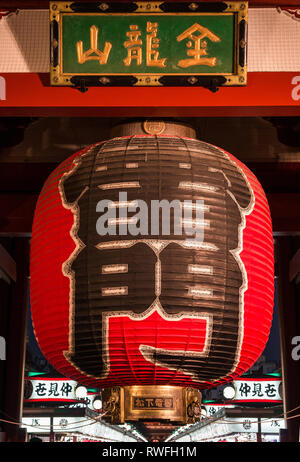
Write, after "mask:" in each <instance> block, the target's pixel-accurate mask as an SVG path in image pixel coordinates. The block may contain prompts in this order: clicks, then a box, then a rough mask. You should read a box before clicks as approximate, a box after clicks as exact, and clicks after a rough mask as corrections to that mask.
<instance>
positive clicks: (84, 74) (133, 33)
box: [50, 2, 247, 90]
mask: <svg viewBox="0 0 300 462" xmlns="http://www.w3.org/2000/svg"><path fill="white" fill-rule="evenodd" d="M50 21H51V84H52V85H73V86H77V87H81V88H82V89H85V87H86V86H89V85H98V86H105V85H106V86H112V85H114V86H128V85H136V86H138V85H143V86H162V85H165V86H184V85H189V86H190V85H198V86H199V85H200V86H206V87H209V88H210V89H212V90H215V89H216V88H217V87H218V86H222V85H245V84H246V81H247V68H246V38H247V3H245V2H233V3H227V2H220V3H180V4H179V3H168V2H164V3H156V2H140V3H139V2H137V3H80V2H78V3H76V2H75V3H74V2H51V3H50Z"/></svg>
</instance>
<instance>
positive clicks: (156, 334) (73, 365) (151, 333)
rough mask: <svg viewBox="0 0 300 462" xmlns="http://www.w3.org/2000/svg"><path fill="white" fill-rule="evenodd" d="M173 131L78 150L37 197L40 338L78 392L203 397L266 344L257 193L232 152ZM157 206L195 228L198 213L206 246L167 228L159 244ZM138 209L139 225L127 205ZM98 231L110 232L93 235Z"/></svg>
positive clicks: (265, 233) (34, 289)
mask: <svg viewBox="0 0 300 462" xmlns="http://www.w3.org/2000/svg"><path fill="white" fill-rule="evenodd" d="M129 125H130V124H129ZM170 130H171V133H170V134H169V133H168V132H167V134H165V133H166V132H164V133H162V134H159V135H158V134H157V135H151V134H146V133H144V134H142V133H140V134H136V135H129V136H119V137H115V138H112V139H110V140H108V141H105V142H101V143H99V144H96V145H93V146H91V147H89V148H87V149H85V150H83V151H81V152H79V153H76V154H75V155H73V156H72V157H71V158H69V159H67V160H66V161H64V162H63V163H62V164H61V165H60V166H59V167H58V168H57V169H56V170H55V171H54V172H53V173H52V174H51V175H50V177H49V178H48V180H47V181H46V183H45V185H44V187H43V189H42V192H41V194H40V197H39V200H38V203H37V207H36V213H35V218H34V225H33V233H32V245H31V304H32V317H33V323H34V328H35V333H36V336H37V339H38V342H39V345H40V347H41V349H42V351H43V353H44V355H45V356H46V358H47V359H48V361H49V362H50V363H52V365H53V366H54V367H55V368H56V369H57V370H58V371H60V372H61V373H63V374H64V375H66V376H68V377H70V378H73V379H74V380H77V381H78V382H81V383H86V384H93V385H97V386H99V387H110V386H113V385H134V384H139V385H155V384H157V385H180V386H194V387H197V388H200V389H204V388H209V387H211V386H216V385H219V384H221V383H225V382H228V381H231V380H232V379H234V378H236V377H238V376H239V375H241V374H243V373H244V372H245V371H246V370H247V369H248V368H249V367H251V365H252V364H253V363H254V362H255V361H256V360H257V359H258V357H259V356H260V355H261V353H262V351H263V349H264V347H265V344H266V341H267V339H268V335H269V330H270V325H271V320H272V309H273V238H272V226H271V220H270V213H269V207H268V204H267V200H266V197H265V194H264V192H263V190H262V188H261V186H260V184H259V182H258V180H257V179H256V178H255V176H254V175H253V174H252V173H251V172H250V171H249V169H248V168H247V167H246V166H245V165H243V164H242V163H241V162H240V161H239V160H237V159H236V158H234V157H233V156H232V155H231V154H229V153H227V152H225V151H224V150H222V149H220V148H217V147H215V146H212V145H209V144H207V143H203V142H201V141H198V140H197V139H195V138H192V137H186V136H176V134H175V133H172V129H170ZM175 130H176V126H175ZM120 193H122V194H123V195H122V194H121V195H120ZM125 193H126V195H125ZM124 197H125V200H124ZM120 198H121V199H120ZM163 200H164V201H165V202H166V203H168V204H172V203H173V202H172V201H178V202H179V203H180V204H185V205H184V206H183V207H182V210H185V209H186V208H190V209H192V223H193V224H194V225H195V223H196V221H195V220H196V218H197V217H196V215H195V214H196V211H197V207H198V208H201V207H202V215H201V217H202V220H201V224H202V227H203V235H202V237H201V239H197V238H196V237H195V235H193V236H192V235H191V233H190V232H187V231H186V229H184V230H183V232H182V233H181V234H179V233H178V232H177V231H178V230H177V231H176V229H175V226H170V230H169V233H164V232H163V226H162V225H163V223H162V221H163V219H161V220H160V223H159V225H160V226H159V227H158V228H157V227H155V226H152V229H151V224H152V225H153V223H154V218H153V207H152V206H153V201H163ZM104 201H106V202H104ZM141 201H143V203H145V204H146V205H147V206H148V208H147V212H146V215H145V213H144V214H143V215H141V214H138V212H140V209H138V208H136V207H135V204H136V203H140V202H141ZM178 202H177V203H178ZM156 205H157V202H156ZM124 209H126V215H124ZM170 210H171V213H170V222H172V217H173V218H174V214H172V212H173V209H172V207H171V208H170ZM112 211H113V213H114V214H113V213H112ZM183 216H184V215H183ZM188 216H189V217H190V216H191V215H188ZM106 220H107V221H106ZM105 221H106V223H107V226H108V228H109V226H111V228H110V230H111V229H115V234H113V235H112V233H110V232H108V233H107V234H106V235H101V233H99V225H100V224H103V223H104V222H105ZM142 221H143V222H142ZM186 221H187V220H186ZM183 222H185V220H184V219H183ZM132 223H133V224H134V225H135V226H132V227H131V228H130V224H132ZM113 227H114V228H113ZM124 230H125V231H124ZM134 230H135V231H134ZM137 230H138V232H137ZM102 234H103V233H102Z"/></svg>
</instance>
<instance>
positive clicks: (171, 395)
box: [102, 385, 201, 425]
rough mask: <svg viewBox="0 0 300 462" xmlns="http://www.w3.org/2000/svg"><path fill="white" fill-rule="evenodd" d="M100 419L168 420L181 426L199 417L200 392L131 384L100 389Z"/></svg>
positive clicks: (120, 422) (114, 420)
mask: <svg viewBox="0 0 300 462" xmlns="http://www.w3.org/2000/svg"><path fill="white" fill-rule="evenodd" d="M102 397H103V419H104V420H106V421H107V422H109V423H111V424H116V425H118V424H122V423H125V422H130V421H138V420H140V421H145V420H168V421H171V422H176V423H178V424H181V425H185V424H187V423H194V422H197V421H198V420H200V415H201V393H200V392H199V391H198V390H196V389H195V388H184V387H174V386H168V385H162V386H159V385H149V386H148V385H133V386H127V387H113V388H105V389H104V390H103V394H102Z"/></svg>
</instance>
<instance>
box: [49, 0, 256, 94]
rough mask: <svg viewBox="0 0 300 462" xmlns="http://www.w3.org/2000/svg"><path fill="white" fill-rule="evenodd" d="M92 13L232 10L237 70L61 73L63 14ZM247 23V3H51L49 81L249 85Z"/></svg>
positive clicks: (120, 84)
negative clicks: (205, 72)
mask: <svg viewBox="0 0 300 462" xmlns="http://www.w3.org/2000/svg"><path fill="white" fill-rule="evenodd" d="M68 13H70V14H72V13H73V14H74V13H83V14H84V13H92V14H97V13H100V14H102V15H103V14H107V15H113V14H116V13H118V14H120V13H124V14H132V15H138V14H139V13H144V14H145V13H149V14H151V15H153V14H154V13H155V14H157V13H159V14H163V13H169V14H170V13H172V14H178V15H180V14H181V13H184V14H185V15H186V14H191V15H195V14H201V13H206V14H207V13H212V14H218V13H229V14H233V15H234V18H235V37H234V39H235V50H234V72H233V73H232V74H230V75H228V74H227V75H225V74H224V75H223V74H218V75H215V74H211V75H207V74H206V75H201V74H200V75H199V74H195V75H193V73H192V72H191V73H190V74H186V73H185V74H173V75H169V74H165V75H163V74H159V73H158V74H152V73H149V74H148V73H145V74H138V75H135V74H132V73H128V74H121V75H112V74H103V73H99V74H97V75H84V74H72V75H69V74H68V75H66V74H64V73H63V72H62V66H61V62H62V46H61V42H62V37H61V18H62V14H68ZM247 25H248V2H216V3H181V2H180V3H171V2H152V1H150V2H136V3H119V2H114V3H104V2H99V3H92V2H91V3H81V2H70V1H69V2H60V1H51V2H50V84H51V85H53V86H73V87H77V88H79V89H80V90H81V91H83V92H84V91H86V90H87V87H89V86H98V87H108V86H114V87H123V86H124V87H128V86H152V87H153V86H166V87H170V86H171V87H172V86H176V87H177V86H179V87H186V86H188V87H193V86H194V87H195V86H196V87H197V86H200V87H206V88H209V89H210V90H212V91H217V89H218V87H221V86H245V85H246V84H247Z"/></svg>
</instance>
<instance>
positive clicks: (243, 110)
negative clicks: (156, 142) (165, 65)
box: [0, 0, 300, 118]
mask: <svg viewBox="0 0 300 462" xmlns="http://www.w3.org/2000/svg"><path fill="white" fill-rule="evenodd" d="M299 2H300V0H299ZM1 76H2V77H4V78H5V80H6V97H5V99H3V100H0V117H1V116H2V117H3V116H16V117H18V116H42V117H43V116H50V117H51V116H52V117H59V116H73V117H155V116H156V117H181V118H182V117H227V116H234V117H238V116H281V117H283V116H299V115H300V103H299V102H300V99H299V98H300V72H298V73H297V72H250V73H248V83H247V86H245V87H222V88H220V89H219V90H218V91H217V92H216V93H212V92H211V91H209V90H208V89H205V88H201V87H180V88H178V87H173V88H172V87H127V88H122V87H107V88H104V87H91V88H89V89H88V91H87V92H86V93H81V92H80V91H79V90H77V89H75V88H70V87H51V86H50V85H49V74H33V73H23V74H21V73H19V74H18V73H17V74H10V73H7V74H1Z"/></svg>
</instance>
